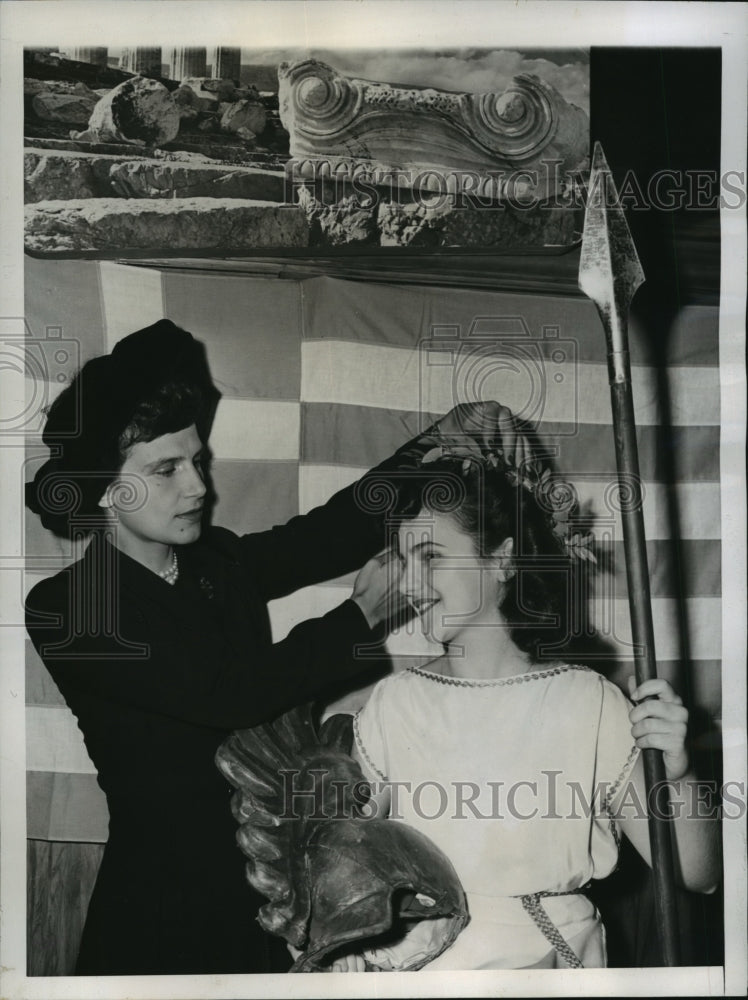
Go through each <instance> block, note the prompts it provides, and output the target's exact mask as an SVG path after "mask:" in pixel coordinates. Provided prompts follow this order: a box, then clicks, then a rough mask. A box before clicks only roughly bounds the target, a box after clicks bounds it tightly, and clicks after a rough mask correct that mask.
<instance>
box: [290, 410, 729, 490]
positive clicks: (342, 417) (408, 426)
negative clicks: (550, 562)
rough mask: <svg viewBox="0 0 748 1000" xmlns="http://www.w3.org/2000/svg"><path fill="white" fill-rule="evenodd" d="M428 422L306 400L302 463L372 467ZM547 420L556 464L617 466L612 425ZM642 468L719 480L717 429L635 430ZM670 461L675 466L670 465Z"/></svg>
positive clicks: (545, 436)
mask: <svg viewBox="0 0 748 1000" xmlns="http://www.w3.org/2000/svg"><path fill="white" fill-rule="evenodd" d="M427 423H428V420H427V419H426V418H425V417H424V416H423V415H421V414H418V413H414V412H403V411H398V410H375V409H372V408H370V407H366V406H344V405H341V404H336V403H332V404H323V403H303V404H302V446H301V448H302V450H301V460H302V462H305V463H306V462H311V463H320V464H332V463H340V464H342V465H356V466H362V465H363V466H371V465H375V464H376V463H377V462H380V461H382V460H383V459H384V458H386V457H387V456H388V455H390V454H391V453H392V452H393V451H395V449H396V448H398V447H399V446H400V445H402V444H403V443H404V442H405V441H406V440H407V439H408V438H409V437H411V436H413V435H414V434H416V433H417V432H418V431H419V429H421V428H423V427H424V426H425V425H426V424H427ZM573 430H574V436H573V438H572V439H568V440H564V436H565V435H566V434H568V431H569V426H568V425H562V424H557V423H555V422H552V421H549V422H547V423H544V424H543V425H542V426H541V427H540V428H539V440H540V446H541V447H542V448H543V449H544V450H547V451H548V452H549V453H551V454H553V452H554V450H555V452H556V454H557V463H558V466H559V467H560V468H562V469H564V471H565V474H566V475H567V476H568V477H569V478H571V479H573V478H574V476H575V475H578V474H583V475H585V476H588V475H591V474H594V475H595V477H596V478H602V477H605V476H611V475H612V474H613V473H614V470H615V451H614V442H613V429H612V427H609V426H608V427H603V426H601V425H594V424H580V425H579V426H577V427H576V428H573ZM637 440H638V442H639V467H640V470H641V476H642V478H643V479H644V480H645V481H648V480H651V481H655V482H665V481H668V479H670V478H671V477H672V478H673V479H674V480H675V481H679V480H680V481H697V482H717V481H718V479H719V427H671V428H668V429H667V430H660V428H657V427H639V428H637ZM670 462H672V465H673V466H674V467H673V468H672V469H671V468H670Z"/></svg>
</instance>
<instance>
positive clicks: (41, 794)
mask: <svg viewBox="0 0 748 1000" xmlns="http://www.w3.org/2000/svg"><path fill="white" fill-rule="evenodd" d="M26 836H27V837H28V838H29V839H30V840H62V841H65V840H67V841H79V842H81V843H91V844H97V843H98V844H103V843H106V841H107V838H108V836H109V811H108V809H107V804H106V797H105V795H104V793H103V792H102V790H101V789H100V788H99V786H98V784H97V781H96V776H95V775H93V774H54V773H52V772H49V771H29V772H28V773H27V774H26Z"/></svg>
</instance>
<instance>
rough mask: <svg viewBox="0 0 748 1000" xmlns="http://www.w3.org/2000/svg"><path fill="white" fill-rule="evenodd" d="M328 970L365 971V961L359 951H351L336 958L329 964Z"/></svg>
mask: <svg viewBox="0 0 748 1000" xmlns="http://www.w3.org/2000/svg"><path fill="white" fill-rule="evenodd" d="M329 971H330V972H366V962H365V961H364V956H363V955H362V954H361V953H360V952H351V953H350V954H348V955H341V956H340V957H339V958H336V959H335V961H334V962H333V963H332V964H331V966H330V970H329Z"/></svg>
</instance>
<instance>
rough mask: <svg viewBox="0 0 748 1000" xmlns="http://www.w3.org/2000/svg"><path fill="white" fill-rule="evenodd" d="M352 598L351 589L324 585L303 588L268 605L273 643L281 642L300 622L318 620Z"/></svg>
mask: <svg viewBox="0 0 748 1000" xmlns="http://www.w3.org/2000/svg"><path fill="white" fill-rule="evenodd" d="M350 596H351V589H350V587H345V586H340V585H335V584H322V585H318V586H314V587H303V588H302V589H301V590H297V591H296V592H295V593H293V594H289V595H288V597H281V598H279V599H278V600H276V601H270V602H269V603H268V613H269V615H270V627H271V629H272V633H273V642H280V641H281V640H282V639H285V637H286V636H287V635H288V633H289V632H290V631H291V629H292V628H293V627H294V626H295V625H298V624H299V622H303V621H306V620H307V619H308V618H318V617H319V616H321V615H326V614H327V612H328V611H332V609H333V608H336V607H337V606H338V605H339V604H341V603H342V602H343V601H346V600H347V599H348V598H349V597H350Z"/></svg>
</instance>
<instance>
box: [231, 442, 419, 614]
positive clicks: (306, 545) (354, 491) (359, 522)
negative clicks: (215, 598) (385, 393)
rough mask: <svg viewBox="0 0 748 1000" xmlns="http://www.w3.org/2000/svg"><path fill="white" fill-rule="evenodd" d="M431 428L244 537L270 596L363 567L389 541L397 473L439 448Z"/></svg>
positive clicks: (247, 556) (244, 551) (243, 549)
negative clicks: (312, 503) (320, 500)
mask: <svg viewBox="0 0 748 1000" xmlns="http://www.w3.org/2000/svg"><path fill="white" fill-rule="evenodd" d="M430 432H431V428H429V430H427V431H426V432H425V433H424V434H423V435H421V436H420V437H418V438H413V440H411V441H408V442H407V443H406V444H405V445H403V446H402V448H399V449H398V450H397V451H396V452H395V453H394V454H393V455H391V456H390V457H389V458H388V459H386V460H385V461H384V462H382V463H380V464H379V465H378V466H376V467H375V468H373V469H371V470H370V471H369V472H367V473H366V474H365V475H364V476H362V477H361V479H359V480H358V481H357V482H356V483H353V484H352V485H351V486H348V487H346V488H345V489H342V490H339V491H338V492H337V493H335V494H334V496H333V497H332V498H331V499H330V500H328V501H327V503H325V504H323V505H322V506H320V507H315V508H314V509H312V510H310V511H309V512H308V513H306V514H300V515H298V516H297V517H293V518H291V520H290V521H288V522H287V523H286V524H283V525H280V526H277V527H274V528H271V529H270V530H269V531H261V532H256V533H254V534H251V535H243V536H241V538H240V540H239V551H240V558H241V559H242V560H246V562H247V563H248V564H249V565H250V568H251V572H252V576H253V579H254V580H255V583H256V585H257V586H258V587H259V589H260V592H261V593H262V596H263V598H264V599H265V600H266V601H269V600H273V599H274V598H277V597H284V596H285V595H286V594H290V593H293V591H295V590H298V589H299V588H301V587H308V586H310V585H311V584H314V583H320V582H321V581H323V580H330V579H333V578H334V577H336V576H342V575H343V574H345V573H350V572H351V571H353V570H356V569H359V568H360V567H361V566H362V565H363V564H364V563H365V562H366V560H367V559H371V557H372V556H373V555H374V554H375V553H376V552H379V551H380V550H381V549H383V548H384V547H385V546H386V545H388V544H389V541H390V540H389V539H388V538H387V535H386V531H385V517H386V513H387V510H388V509H390V508H391V505H392V502H393V500H394V489H395V486H396V482H397V473H398V472H399V471H401V470H402V469H412V468H414V467H415V466H416V464H417V460H418V459H419V458H420V457H421V456H422V455H423V454H424V453H425V452H426V451H428V449H429V448H431V447H433V444H434V441H433V439H432V438H431V437H430V436H429V435H430Z"/></svg>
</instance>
